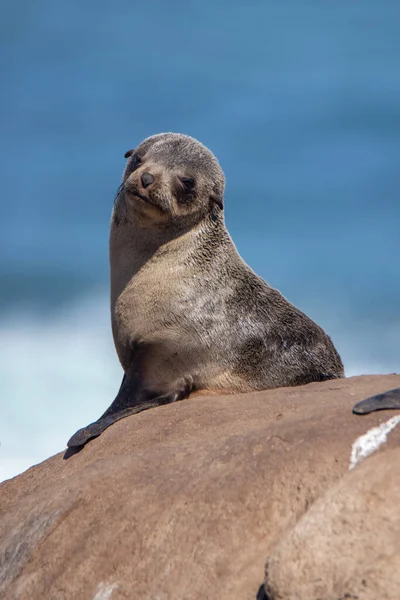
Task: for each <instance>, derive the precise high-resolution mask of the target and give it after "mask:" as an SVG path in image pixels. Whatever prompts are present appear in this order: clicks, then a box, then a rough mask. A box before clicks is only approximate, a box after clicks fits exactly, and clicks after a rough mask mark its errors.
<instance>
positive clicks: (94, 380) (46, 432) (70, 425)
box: [0, 294, 122, 481]
mask: <svg viewBox="0 0 400 600" xmlns="http://www.w3.org/2000/svg"><path fill="white" fill-rule="evenodd" d="M108 311H109V309H108V298H107V296H106V295H105V294H104V295H101V296H99V297H95V298H85V299H84V300H82V301H80V302H79V303H76V304H74V305H73V306H70V307H69V308H68V309H65V310H63V311H59V312H58V313H57V314H56V315H54V316H52V317H50V318H49V319H42V318H38V317H37V316H33V315H32V314H29V313H22V314H21V313H19V314H13V315H12V314H9V315H8V317H7V319H5V318H3V319H2V321H1V322H0V355H1V361H0V396H1V399H2V402H1V419H0V481H2V480H4V479H8V478H10V477H13V476H14V475H17V474H18V473H20V472H21V471H23V470H24V469H26V468H28V467H29V466H31V465H33V464H36V463H38V462H40V461H42V460H44V459H45V458H47V457H49V456H50V455H52V454H54V453H56V452H59V451H61V450H63V449H64V448H65V444H66V441H67V440H68V439H69V437H70V436H71V434H73V433H74V432H75V431H76V430H77V429H79V428H80V427H82V426H83V425H86V424H88V423H90V422H91V421H93V420H95V419H97V418H98V416H99V415H100V414H101V413H102V412H103V410H105V409H106V408H107V407H108V406H109V404H110V403H111V401H112V400H113V399H114V397H115V394H116V392H117V391H118V388H119V385H120V383H121V379H122V370H121V368H120V366H119V363H118V360H117V357H116V354H115V350H114V346H113V341H112V336H111V333H110V325H109V313H108Z"/></svg>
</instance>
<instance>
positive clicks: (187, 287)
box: [68, 133, 344, 447]
mask: <svg viewBox="0 0 400 600" xmlns="http://www.w3.org/2000/svg"><path fill="white" fill-rule="evenodd" d="M125 156H126V158H128V159H129V160H128V162H127V165H126V168H125V171H124V174H123V179H122V184H121V186H120V187H119V189H118V192H117V196H116V199H115V204H114V210H113V214H112V219H111V233H110V266H111V272H110V277H111V320H112V331H113V336H114V342H115V347H116V350H117V353H118V357H119V360H120V362H121V365H122V368H123V370H124V373H125V375H124V378H123V380H122V384H121V388H120V390H119V392H118V395H117V397H116V398H115V400H114V402H113V403H112V405H111V406H110V407H109V408H108V410H107V411H106V412H105V413H104V414H103V415H102V416H101V417H100V418H99V420H98V421H96V422H95V423H92V424H90V425H88V426H87V427H84V428H83V429H80V430H79V431H78V432H77V433H76V434H75V435H73V436H72V438H71V439H70V440H69V442H68V446H69V447H78V446H83V445H84V444H85V443H86V442H87V441H88V440H90V439H91V438H94V437H96V436H98V435H100V433H101V432H102V431H104V430H105V429H106V428H107V427H109V425H111V424H112V423H114V422H115V421H117V420H118V419H122V418H124V417H126V416H128V415H130V414H134V413H136V412H139V411H142V410H145V409H147V408H151V407H154V406H159V405H161V404H167V403H169V402H174V401H176V400H181V399H183V398H187V397H188V396H189V394H190V393H191V392H194V391H201V390H203V391H208V392H210V393H220V394H227V393H235V392H249V391H253V390H265V389H267V388H275V387H281V386H295V385H301V384H305V383H309V382H312V381H324V380H327V379H334V378H338V377H343V376H344V372H343V364H342V361H341V359H340V357H339V354H338V353H337V351H336V350H335V348H334V346H333V343H332V341H331V339H330V338H329V337H328V336H327V334H326V333H325V332H324V331H323V330H322V329H321V328H320V327H319V326H318V325H316V324H315V323H314V322H313V321H312V320H311V319H310V318H308V317H307V316H306V315H305V314H304V313H302V312H301V311H300V310H298V309H297V308H296V307H295V306H293V305H292V304H290V302H288V301H287V300H286V299H285V298H284V297H283V296H282V295H281V294H280V292H279V291H277V290H276V289H274V288H272V287H270V286H269V285H268V284H267V283H266V282H265V281H263V280H262V279H261V278H260V277H258V276H257V275H256V274H255V273H254V272H253V271H252V270H251V269H250V267H249V266H248V265H247V264H246V263H245V262H244V261H243V259H242V258H241V257H240V256H239V254H238V252H237V250H236V247H235V245H234V243H233V241H232V239H231V237H230V236H229V234H228V232H227V230H226V227H225V223H224V215H223V209H224V187H225V178H224V174H223V172H222V169H221V167H220V165H219V163H218V161H217V159H216V158H215V157H214V155H213V154H212V153H211V152H210V151H209V150H208V149H207V148H206V147H205V146H203V145H202V144H200V143H199V142H198V141H197V140H195V139H194V138H192V137H189V136H187V135H181V134H175V133H165V134H159V135H154V136H152V137H149V138H147V139H146V140H144V141H143V142H142V143H141V144H140V145H139V146H138V147H137V148H136V149H135V150H130V151H128V152H127V153H126V155H125Z"/></svg>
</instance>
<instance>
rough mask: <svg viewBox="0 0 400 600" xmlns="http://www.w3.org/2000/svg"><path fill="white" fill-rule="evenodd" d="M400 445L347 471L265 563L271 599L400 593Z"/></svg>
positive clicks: (362, 598)
mask: <svg viewBox="0 0 400 600" xmlns="http://www.w3.org/2000/svg"><path fill="white" fill-rule="evenodd" d="M399 499H400V447H398V448H395V449H392V450H388V451H386V452H382V453H380V454H378V455H376V456H373V457H371V458H370V459H368V460H366V461H365V462H364V464H362V465H360V467H359V468H357V469H354V470H353V471H350V473H347V474H346V475H345V476H344V477H343V478H342V479H341V480H340V481H339V483H337V484H336V485H334V486H333V487H332V488H330V489H329V490H328V491H327V492H326V494H325V495H324V496H323V497H322V498H320V499H319V500H317V501H316V502H315V504H314V505H313V506H312V507H311V508H310V510H309V511H308V512H307V513H306V514H305V515H304V517H302V518H301V519H300V521H299V523H298V524H297V525H296V527H295V528H294V530H293V531H291V532H290V533H289V534H288V535H287V536H286V538H285V539H284V540H283V541H282V542H281V543H280V544H279V545H278V548H277V549H276V550H275V551H274V552H273V553H272V556H271V557H270V560H269V561H268V564H267V569H266V571H267V578H266V579H267V581H266V588H267V589H268V592H269V597H270V599H271V600H278V599H279V600H280V599H282V600H310V599H311V598H321V599H322V598H323V599H324V600H338V599H339V598H343V599H344V598H346V599H349V600H351V599H353V598H354V599H357V600H378V599H379V600H397V599H398V598H400V509H399Z"/></svg>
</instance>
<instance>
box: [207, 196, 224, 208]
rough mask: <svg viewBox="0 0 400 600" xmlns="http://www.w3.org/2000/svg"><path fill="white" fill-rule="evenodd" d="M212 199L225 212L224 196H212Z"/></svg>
mask: <svg viewBox="0 0 400 600" xmlns="http://www.w3.org/2000/svg"><path fill="white" fill-rule="evenodd" d="M210 199H211V200H212V202H214V204H216V205H217V206H219V207H220V209H221V210H224V200H223V198H222V196H220V195H219V194H211V196H210Z"/></svg>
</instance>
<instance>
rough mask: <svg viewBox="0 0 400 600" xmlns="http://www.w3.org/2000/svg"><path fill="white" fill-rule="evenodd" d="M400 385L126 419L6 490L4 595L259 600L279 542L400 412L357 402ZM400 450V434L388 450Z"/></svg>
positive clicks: (199, 402)
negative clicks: (359, 411)
mask: <svg viewBox="0 0 400 600" xmlns="http://www.w3.org/2000/svg"><path fill="white" fill-rule="evenodd" d="M399 385H400V376H398V375H397V376H396V375H387V376H365V377H354V378H351V379H347V380H346V379H343V380H334V381H327V382H325V383H312V384H309V385H307V386H303V387H297V388H281V389H278V390H270V391H268V392H260V393H256V394H243V395H238V396H224V397H218V398H215V397H214V398H206V397H198V398H193V399H191V400H186V401H183V402H181V403H177V404H175V405H169V406H165V407H160V408H157V409H154V410H150V411H147V412H143V413H140V414H138V415H134V416H132V417H130V418H127V419H125V420H122V421H119V422H118V423H116V424H115V425H113V426H112V427H111V428H110V429H108V430H107V431H106V432H105V433H104V434H103V435H102V436H101V437H100V438H97V439H95V440H93V441H92V442H90V443H89V444H88V445H87V446H86V447H85V448H84V449H83V450H82V452H80V453H79V454H76V455H75V456H72V457H71V458H69V459H68V460H63V454H58V455H56V456H54V457H52V458H50V459H48V460H47V461H45V462H43V463H42V464H40V465H38V466H36V467H33V468H31V469H29V470H28V471H27V472H26V473H24V474H22V475H20V476H19V477H17V478H15V479H13V480H11V481H8V482H5V483H3V484H2V485H1V486H0V507H1V508H0V540H1V544H0V597H1V598H2V599H3V598H4V599H5V600H8V599H13V600H14V599H17V600H20V599H21V600H31V599H35V600H39V599H40V600H42V599H43V598H46V600H47V599H48V600H53V599H54V600H64V599H65V600H67V599H68V600H71V599H81V598H82V599H85V600H86V599H87V600H104V599H111V600H120V599H122V598H129V599H136V600H141V599H143V600H144V599H146V600H181V599H182V600H192V599H193V600H194V599H196V600H197V599H199V600H200V599H207V600H210V599H213V598H229V599H230V600H236V599H238V600H239V599H241V600H247V599H248V600H255V597H256V594H257V590H258V588H259V586H260V584H261V583H262V579H263V571H264V564H265V560H266V557H267V556H268V555H269V553H270V551H271V549H272V548H273V546H274V545H276V544H277V542H278V540H279V539H280V538H281V536H282V535H283V534H285V533H286V532H287V531H288V530H290V529H291V528H293V527H294V525H295V524H296V522H297V521H298V519H299V518H300V517H301V516H302V515H303V514H304V513H305V511H306V510H307V509H308V507H309V506H310V505H311V504H312V503H313V502H314V500H316V499H317V498H318V497H319V496H321V495H322V494H323V493H324V492H325V491H326V490H327V488H328V487H329V486H330V485H331V484H333V483H334V482H336V481H337V480H338V479H339V478H340V477H341V476H342V475H343V474H345V473H347V471H348V468H349V459H350V452H351V447H352V444H353V442H354V440H355V439H356V438H357V437H358V436H360V435H362V434H364V433H365V432H366V431H367V430H368V429H370V428H371V427H373V426H375V425H377V424H379V423H382V422H384V421H386V420H387V419H388V418H389V417H391V416H393V414H395V413H394V412H393V411H387V412H380V413H372V414H370V415H367V416H364V417H359V416H355V415H353V414H352V413H351V409H352V406H353V404H354V403H355V402H357V401H358V400H361V399H362V398H364V397H367V396H370V395H372V394H374V393H377V392H380V391H383V390H386V389H390V388H394V387H398V386H399ZM399 444H400V427H398V428H397V429H395V430H394V431H393V432H392V433H391V434H390V436H389V438H388V442H387V444H384V446H382V448H383V450H382V449H381V450H380V453H382V452H384V453H385V454H384V455H386V454H388V452H387V450H388V449H390V448H394V447H396V445H399ZM369 460H372V459H368V461H369ZM365 464H367V463H365ZM358 469H359V467H357V468H356V469H355V471H354V474H356V471H357V470H358ZM307 600H312V599H311V598H308V599H307Z"/></svg>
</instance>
